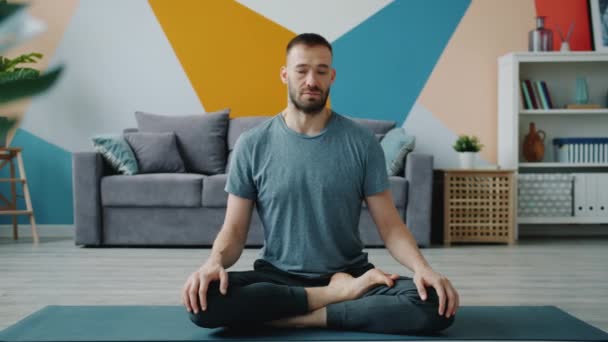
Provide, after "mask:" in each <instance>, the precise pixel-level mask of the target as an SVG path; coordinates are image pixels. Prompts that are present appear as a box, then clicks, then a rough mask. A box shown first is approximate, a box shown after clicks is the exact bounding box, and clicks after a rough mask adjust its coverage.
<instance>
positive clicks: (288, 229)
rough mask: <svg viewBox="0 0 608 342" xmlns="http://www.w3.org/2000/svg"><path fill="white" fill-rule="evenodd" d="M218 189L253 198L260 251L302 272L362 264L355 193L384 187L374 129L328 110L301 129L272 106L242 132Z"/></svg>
mask: <svg viewBox="0 0 608 342" xmlns="http://www.w3.org/2000/svg"><path fill="white" fill-rule="evenodd" d="M232 153H233V156H232V161H231V163H232V164H231V165H230V172H229V174H228V181H227V183H226V188H225V190H226V191H227V192H229V193H232V194H234V195H236V196H239V197H244V198H248V199H252V200H255V201H256V205H257V210H258V214H259V216H260V219H261V220H262V223H263V225H264V238H265V245H264V248H263V249H262V250H261V252H260V257H261V258H262V259H264V260H266V261H268V262H270V263H271V264H273V265H274V266H276V267H278V268H280V269H282V270H284V271H287V272H291V273H294V274H299V275H302V276H310V277H313V276H318V275H321V274H326V273H335V272H338V271H341V270H344V269H346V268H351V267H363V266H365V265H367V264H368V259H367V253H364V252H363V243H362V242H361V238H360V236H359V229H358V225H359V217H360V213H361V201H362V200H363V199H364V197H366V196H370V195H373V194H376V193H378V192H381V191H384V190H386V189H388V188H389V181H388V176H387V173H386V164H385V160H384V153H383V151H382V148H381V147H380V144H379V143H378V142H377V140H376V138H375V137H374V134H373V133H372V132H371V131H370V130H368V129H367V128H365V127H363V126H360V125H359V124H357V123H355V122H354V121H352V120H350V119H348V118H346V117H344V116H342V115H340V114H337V113H335V112H333V113H332V115H331V116H330V119H329V121H328V123H327V125H326V127H325V128H324V129H323V130H322V131H321V132H320V133H319V134H317V135H314V136H308V135H305V134H301V133H298V132H296V131H294V130H292V129H290V128H289V127H288V126H287V124H286V123H285V121H284V119H283V117H282V116H281V115H280V114H278V115H276V116H275V117H274V118H272V119H271V120H268V121H266V122H264V123H262V124H260V125H259V126H256V127H255V128H253V129H251V130H249V131H246V132H244V133H243V134H242V135H241V136H240V137H239V139H238V141H237V143H236V146H235V148H234V151H233V152H232Z"/></svg>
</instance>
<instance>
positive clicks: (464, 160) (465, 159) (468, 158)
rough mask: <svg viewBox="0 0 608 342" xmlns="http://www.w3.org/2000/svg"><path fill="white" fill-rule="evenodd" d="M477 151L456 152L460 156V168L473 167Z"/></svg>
mask: <svg viewBox="0 0 608 342" xmlns="http://www.w3.org/2000/svg"><path fill="white" fill-rule="evenodd" d="M476 155H477V152H458V157H459V158H460V168H462V169H473V168H475V156H476Z"/></svg>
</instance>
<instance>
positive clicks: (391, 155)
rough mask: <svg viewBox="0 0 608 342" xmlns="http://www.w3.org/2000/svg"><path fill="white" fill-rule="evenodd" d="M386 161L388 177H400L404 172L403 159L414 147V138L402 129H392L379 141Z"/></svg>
mask: <svg viewBox="0 0 608 342" xmlns="http://www.w3.org/2000/svg"><path fill="white" fill-rule="evenodd" d="M380 146H382V150H383V151H384V159H385V160H386V172H387V173H388V175H389V176H397V175H402V174H403V172H404V171H405V158H406V157H407V154H408V153H410V152H412V151H413V150H414V147H416V137H414V136H412V135H409V134H407V133H406V132H405V129H404V128H402V127H397V128H393V129H391V130H390V131H388V133H386V135H385V136H384V138H383V139H382V141H380Z"/></svg>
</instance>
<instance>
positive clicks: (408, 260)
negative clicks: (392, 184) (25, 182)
mask: <svg viewBox="0 0 608 342" xmlns="http://www.w3.org/2000/svg"><path fill="white" fill-rule="evenodd" d="M365 201H366V202H367V208H368V210H369V212H370V214H371V215H372V218H373V219H374V222H375V224H376V227H377V228H378V232H379V233H380V237H381V238H382V240H383V241H384V245H385V246H386V248H387V249H388V250H389V252H390V253H391V255H392V256H393V258H395V260H397V261H398V262H399V263H401V264H402V265H404V266H406V267H408V268H409V269H410V270H412V271H413V272H414V283H415V284H416V287H417V289H418V293H419V294H420V298H422V300H426V298H427V296H426V289H425V287H426V286H431V287H433V288H435V291H436V292H437V296H438V297H439V314H440V315H443V314H444V311H445V315H446V317H447V318H449V317H451V316H453V315H454V314H455V313H456V310H457V308H458V306H459V297H458V292H456V290H455V289H454V287H453V286H452V284H451V283H450V281H449V280H448V279H447V278H446V277H445V276H443V275H441V274H439V273H437V272H435V271H434V270H433V269H432V268H431V266H430V265H429V263H428V262H427V261H426V260H425V259H424V257H423V256H422V253H421V252H420V250H419V249H418V245H417V244H416V240H415V239H414V236H413V235H412V233H411V232H410V230H409V229H408V228H407V226H406V225H405V223H404V222H403V220H402V219H401V217H400V216H399V213H398V212H397V209H396V208H395V204H394V203H393V198H392V197H391V190H390V189H387V190H384V191H382V192H379V193H377V194H374V195H371V196H367V197H366V198H365ZM446 302H447V307H446ZM444 309H445V310H444Z"/></svg>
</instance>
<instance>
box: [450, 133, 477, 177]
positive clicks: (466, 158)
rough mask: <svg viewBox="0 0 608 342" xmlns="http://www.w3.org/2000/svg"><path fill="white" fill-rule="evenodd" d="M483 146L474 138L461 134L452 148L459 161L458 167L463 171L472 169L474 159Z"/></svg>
mask: <svg viewBox="0 0 608 342" xmlns="http://www.w3.org/2000/svg"><path fill="white" fill-rule="evenodd" d="M483 146H484V145H483V144H481V142H480V141H479V139H478V138H477V137H476V136H474V135H473V136H468V135H466V134H461V135H459V136H458V139H457V140H456V142H455V143H454V145H453V146H452V147H453V148H454V150H455V151H456V152H458V156H459V159H460V167H461V168H463V169H472V168H474V167H475V159H476V156H477V153H478V152H479V151H481V149H482V148H483Z"/></svg>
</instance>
